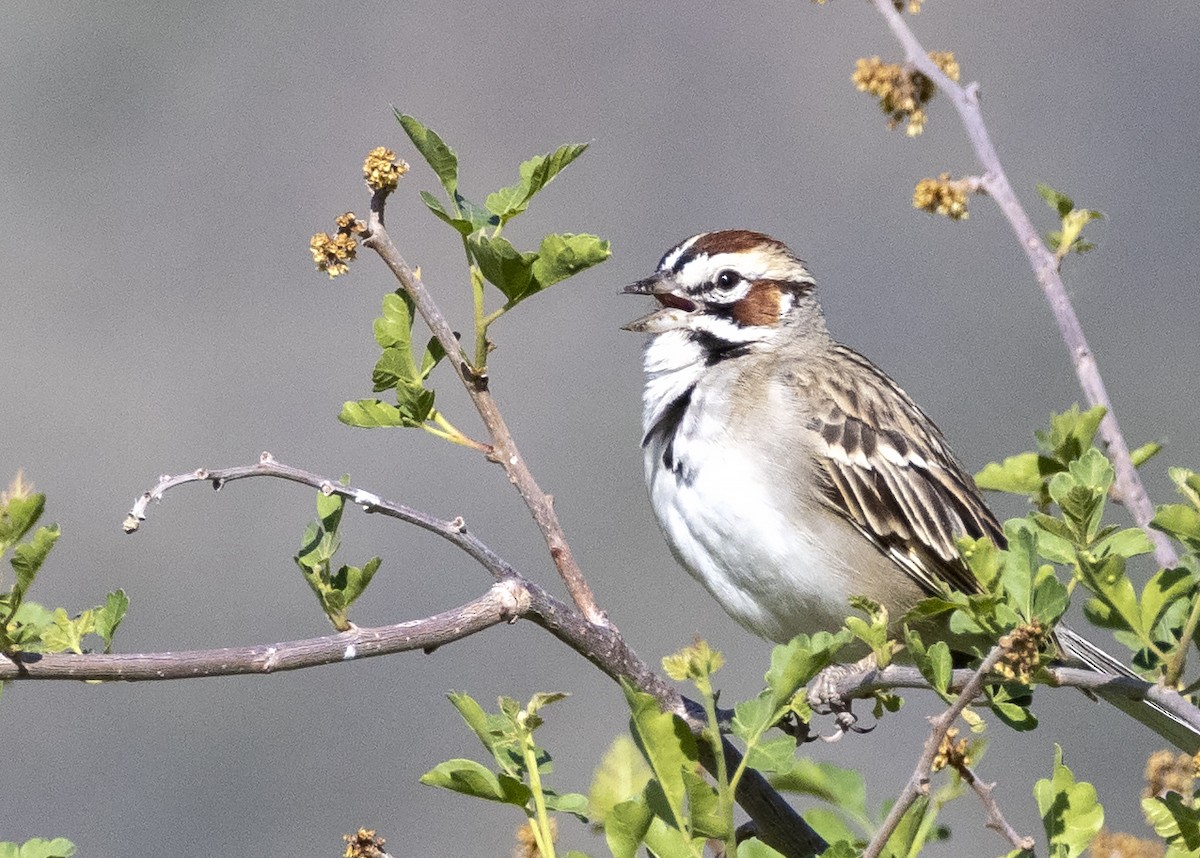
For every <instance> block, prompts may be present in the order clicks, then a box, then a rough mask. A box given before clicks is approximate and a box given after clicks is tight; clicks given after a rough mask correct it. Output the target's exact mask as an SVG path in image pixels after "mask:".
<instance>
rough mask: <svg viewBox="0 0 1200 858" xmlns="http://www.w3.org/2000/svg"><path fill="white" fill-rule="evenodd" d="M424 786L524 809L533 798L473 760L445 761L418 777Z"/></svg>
mask: <svg viewBox="0 0 1200 858" xmlns="http://www.w3.org/2000/svg"><path fill="white" fill-rule="evenodd" d="M421 783H423V784H425V785H426V786H436V787H442V788H443V789H448V790H453V791H454V792H459V793H462V794H463V795H469V796H472V797H474V798H482V799H484V800H486V801H495V802H500V803H501V804H511V805H515V806H516V807H522V808H523V807H525V805H526V804H527V803H528V802H529V800H530V799H531V798H532V797H533V793H531V792H530V791H529V787H527V786H526V785H525V784H524V783H522V782H521V781H519V780H517V779H516V778H514V777H512V776H510V775H504V774H502V775H498V776H497V775H495V774H493V773H492V772H491V770H489V769H488V768H487V767H485V766H483V765H481V764H480V763H477V762H475V761H474V760H461V759H457V760H447V761H446V762H444V763H439V764H438V765H436V766H434V767H433V768H432V769H430V770H429V771H427V772H426V773H425V774H423V775H421Z"/></svg>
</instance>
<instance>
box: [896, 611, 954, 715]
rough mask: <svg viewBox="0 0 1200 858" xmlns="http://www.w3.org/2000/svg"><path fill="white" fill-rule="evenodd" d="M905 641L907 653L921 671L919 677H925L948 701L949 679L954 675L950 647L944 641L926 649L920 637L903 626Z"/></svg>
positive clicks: (936, 642)
mask: <svg viewBox="0 0 1200 858" xmlns="http://www.w3.org/2000/svg"><path fill="white" fill-rule="evenodd" d="M904 632H905V641H906V643H907V645H908V649H909V651H910V652H911V653H912V656H913V660H914V661H915V662H916V665H917V669H918V670H919V671H921V676H923V677H925V679H926V681H927V682H928V683H929V684H930V685H931V686H933V690H934V691H936V692H937V693H938V694H939V695H940V696H941V697H942V699H944V700H948V699H949V696H950V679H951V678H952V676H953V673H954V664H953V659H952V658H951V656H950V647H949V646H948V645H947V644H946V642H945V641H935V642H934V643H933V644H932V645H931V646H929V647H928V648H926V647H925V644H924V642H923V641H922V640H921V636H920V635H919V634H918V633H917V632H915V631H913V630H911V629H909V628H908V627H907V626H905V629H904Z"/></svg>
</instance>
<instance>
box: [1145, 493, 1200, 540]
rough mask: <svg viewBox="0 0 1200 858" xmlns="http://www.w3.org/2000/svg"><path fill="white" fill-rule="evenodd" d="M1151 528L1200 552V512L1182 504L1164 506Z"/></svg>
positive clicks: (1158, 512)
mask: <svg viewBox="0 0 1200 858" xmlns="http://www.w3.org/2000/svg"><path fill="white" fill-rule="evenodd" d="M1150 526H1151V527H1153V528H1154V529H1155V530H1161V531H1162V532H1163V533H1165V534H1167V535H1168V536H1170V537H1173V538H1174V539H1177V540H1179V541H1180V542H1182V543H1183V544H1184V545H1186V546H1188V547H1189V548H1191V549H1192V550H1193V551H1200V510H1197V509H1195V508H1194V507H1190V506H1186V505H1185V504H1181V503H1168V504H1163V505H1162V506H1160V507H1159V508H1158V511H1157V512H1156V513H1155V514H1154V520H1153V521H1151V522H1150Z"/></svg>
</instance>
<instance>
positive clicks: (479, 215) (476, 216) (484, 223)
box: [454, 191, 500, 232]
mask: <svg viewBox="0 0 1200 858" xmlns="http://www.w3.org/2000/svg"><path fill="white" fill-rule="evenodd" d="M454 201H455V202H456V203H457V204H458V208H459V211H461V212H462V214H463V217H464V218H466V220H467V223H469V224H470V225H471V232H477V231H478V230H481V229H489V228H491V227H495V226H497V225H498V224H499V223H500V218H498V217H496V216H495V215H494V214H492V213H491V212H490V211H488V210H487V209H486V208H485V207H484V206H481V205H479V203H474V202H471V200H468V199H467V198H466V197H464V196H463V195H462V194H460V193H459V192H458V191H455V192H454Z"/></svg>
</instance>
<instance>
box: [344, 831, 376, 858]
mask: <svg viewBox="0 0 1200 858" xmlns="http://www.w3.org/2000/svg"><path fill="white" fill-rule="evenodd" d="M342 839H343V840H345V841H346V851H345V852H343V853H342V855H343V858H383V856H386V855H387V853H386V852H384V851H383V845H384V844H385V843H386V842H387V841H386V840H384V839H383V838H382V837H376V836H375V829H374V828H360V829H358V831H356V832H354V833H353V834H345V835H342Z"/></svg>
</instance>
